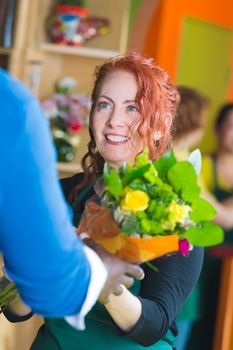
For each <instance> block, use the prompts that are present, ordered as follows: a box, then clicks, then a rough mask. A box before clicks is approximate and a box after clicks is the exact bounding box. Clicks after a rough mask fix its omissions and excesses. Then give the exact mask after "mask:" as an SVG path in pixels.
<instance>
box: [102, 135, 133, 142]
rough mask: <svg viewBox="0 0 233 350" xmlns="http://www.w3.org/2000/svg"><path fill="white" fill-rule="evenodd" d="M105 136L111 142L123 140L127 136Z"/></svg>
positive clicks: (125, 139)
mask: <svg viewBox="0 0 233 350" xmlns="http://www.w3.org/2000/svg"><path fill="white" fill-rule="evenodd" d="M106 138H107V139H108V140H109V141H112V142H125V141H127V140H128V138H127V137H124V136H117V135H106Z"/></svg>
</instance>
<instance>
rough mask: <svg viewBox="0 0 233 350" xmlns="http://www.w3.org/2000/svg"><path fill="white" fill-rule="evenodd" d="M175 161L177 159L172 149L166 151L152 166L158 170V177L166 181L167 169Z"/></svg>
mask: <svg viewBox="0 0 233 350" xmlns="http://www.w3.org/2000/svg"><path fill="white" fill-rule="evenodd" d="M176 162H177V160H176V157H175V155H174V153H173V151H172V150H170V151H168V152H167V153H166V154H164V155H163V156H162V157H160V158H159V159H158V160H156V161H155V162H154V167H155V169H156V170H157V171H158V175H159V177H160V178H161V179H162V180H163V181H164V182H167V173H168V170H169V169H170V168H171V167H173V165H175V164H176Z"/></svg>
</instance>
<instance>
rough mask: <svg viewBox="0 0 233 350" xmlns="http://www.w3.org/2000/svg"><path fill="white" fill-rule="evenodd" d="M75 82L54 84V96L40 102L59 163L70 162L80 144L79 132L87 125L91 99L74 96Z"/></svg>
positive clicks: (67, 81) (63, 80)
mask: <svg viewBox="0 0 233 350" xmlns="http://www.w3.org/2000/svg"><path fill="white" fill-rule="evenodd" d="M75 86H76V80H75V79H73V78H70V77H66V78H64V79H61V80H59V81H58V82H57V84H56V89H55V94H54V95H53V96H51V97H50V98H47V99H45V100H43V101H42V102H41V105H42V109H43V112H44V114H45V116H46V117H47V118H48V119H49V120H50V125H51V131H52V135H53V139H54V143H55V146H56V149H57V153H58V160H59V161H61V162H69V161H72V160H73V159H74V157H75V151H76V149H77V147H78V145H79V142H80V136H79V131H80V129H81V128H82V127H83V126H84V125H87V124H88V122H87V120H88V116H89V111H90V108H91V99H90V97H89V96H87V95H84V94H74V93H73V90H74V87H75Z"/></svg>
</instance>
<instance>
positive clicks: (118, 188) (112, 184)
mask: <svg viewBox="0 0 233 350" xmlns="http://www.w3.org/2000/svg"><path fill="white" fill-rule="evenodd" d="M106 188H107V191H108V192H110V193H111V194H112V195H113V196H114V197H116V198H118V197H120V196H121V194H122V192H123V186H122V181H121V178H120V176H119V174H118V173H117V172H116V171H112V172H110V173H109V174H108V176H107V186H106Z"/></svg>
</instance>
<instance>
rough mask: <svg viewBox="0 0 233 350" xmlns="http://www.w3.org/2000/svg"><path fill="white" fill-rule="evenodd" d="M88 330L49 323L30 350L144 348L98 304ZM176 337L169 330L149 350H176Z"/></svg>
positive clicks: (137, 283) (83, 197) (88, 191)
mask: <svg viewBox="0 0 233 350" xmlns="http://www.w3.org/2000/svg"><path fill="white" fill-rule="evenodd" d="M92 195H93V189H92V188H90V187H89V188H86V189H84V190H83V191H81V193H80V194H79V201H80V202H82V201H83V200H85V202H86V200H87V199H88V197H89V198H90V197H91V196H92ZM79 207H80V205H77V203H73V204H72V208H73V211H74V223H75V225H77V224H78V222H79V221H80V218H81V215H82V213H81V212H79V209H78V208H79ZM140 283H141V282H140V281H138V280H135V283H134V285H133V286H132V288H130V291H131V292H132V293H133V294H135V295H138V294H139V290H140ZM85 325H86V329H85V330H84V331H77V330H75V329H74V328H73V327H72V326H70V325H69V324H68V323H67V322H66V321H65V320H64V319H62V318H56V319H55V318H50V319H45V324H44V325H43V326H42V327H41V328H40V329H39V332H38V334H37V336H36V339H35V341H34V343H33V344H32V346H31V348H30V350H63V349H64V350H76V349H77V350H90V349H95V350H110V349H111V350H115V349H120V350H143V349H145V347H144V346H142V345H140V344H138V343H136V342H135V341H133V340H131V339H129V338H127V336H126V335H122V334H121V335H120V330H119V328H117V326H116V325H115V323H114V322H113V321H112V319H111V317H110V315H109V313H108V312H107V311H106V309H105V307H104V306H103V305H101V304H100V303H98V302H97V303H96V304H95V306H94V307H93V308H92V310H91V311H90V312H89V313H88V315H87V316H86V317H85ZM173 341H174V336H173V334H172V332H171V331H170V330H169V331H168V332H167V334H166V336H165V337H164V339H162V340H160V341H158V342H157V343H155V344H153V345H151V346H148V347H146V348H147V349H148V350H152V349H153V350H172V349H173V347H172V344H173Z"/></svg>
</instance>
